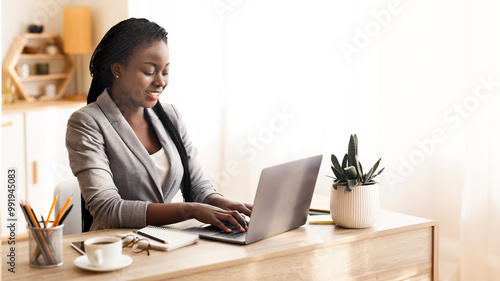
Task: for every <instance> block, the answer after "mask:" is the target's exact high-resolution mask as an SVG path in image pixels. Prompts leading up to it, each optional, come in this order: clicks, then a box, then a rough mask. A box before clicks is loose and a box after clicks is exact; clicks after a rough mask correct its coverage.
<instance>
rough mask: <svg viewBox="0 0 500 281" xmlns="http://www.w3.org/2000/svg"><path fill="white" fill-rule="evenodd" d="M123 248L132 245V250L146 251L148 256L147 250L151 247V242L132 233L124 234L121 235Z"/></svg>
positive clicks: (137, 251)
mask: <svg viewBox="0 0 500 281" xmlns="http://www.w3.org/2000/svg"><path fill="white" fill-rule="evenodd" d="M122 243H123V248H125V247H128V246H130V247H132V252H134V253H142V252H146V253H147V254H148V256H149V250H150V249H151V242H149V240H148V239H141V238H139V237H136V236H134V235H132V234H129V235H125V236H123V237H122Z"/></svg>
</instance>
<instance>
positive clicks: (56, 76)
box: [20, 73, 68, 82]
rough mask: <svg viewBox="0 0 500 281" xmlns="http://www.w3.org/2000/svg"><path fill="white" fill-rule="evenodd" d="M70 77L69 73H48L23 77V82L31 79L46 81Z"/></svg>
mask: <svg viewBox="0 0 500 281" xmlns="http://www.w3.org/2000/svg"><path fill="white" fill-rule="evenodd" d="M66 78H68V73H60V74H47V75H31V76H28V77H24V78H21V79H20V80H21V81H22V82H30V81H46V80H60V79H66Z"/></svg>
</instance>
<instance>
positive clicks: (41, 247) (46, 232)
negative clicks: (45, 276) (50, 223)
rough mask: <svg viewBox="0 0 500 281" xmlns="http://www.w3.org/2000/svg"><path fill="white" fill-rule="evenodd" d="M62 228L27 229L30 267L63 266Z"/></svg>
mask: <svg viewBox="0 0 500 281" xmlns="http://www.w3.org/2000/svg"><path fill="white" fill-rule="evenodd" d="M63 226H64V224H61V225H58V226H56V227H47V228H43V227H41V228H38V227H29V226H28V233H29V255H30V257H29V258H30V266H31V267H41V268H49V267H56V266H61V265H62V264H63V247H62V244H63V243H62V241H63V238H62V237H63Z"/></svg>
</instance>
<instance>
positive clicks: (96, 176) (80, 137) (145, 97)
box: [66, 18, 252, 232]
mask: <svg viewBox="0 0 500 281" xmlns="http://www.w3.org/2000/svg"><path fill="white" fill-rule="evenodd" d="M169 64H170V60H169V49H168V45H167V32H166V31H165V29H163V28H162V27H160V26H159V25H157V24H156V23H153V22H150V21H148V20H146V19H134V18H131V19H127V20H124V21H122V22H120V23H118V24H117V25H115V26H113V27H112V28H111V29H110V30H109V31H108V32H107V33H106V35H104V37H103V38H102V40H101V42H100V43H99V45H98V46H97V48H96V49H95V51H94V54H93V55H92V59H91V61H90V73H91V75H92V77H93V78H92V84H91V86H90V90H89V95H88V97H87V106H85V107H83V108H81V109H80V110H78V111H76V112H75V113H73V115H72V116H71V117H70V119H69V121H68V130H67V133H66V147H67V149H68V154H69V160H70V166H71V169H72V171H73V174H74V175H75V176H76V177H77V178H78V182H79V184H80V189H81V192H82V196H83V199H84V201H85V207H86V208H87V209H88V210H89V211H90V213H91V214H92V217H93V223H92V226H91V227H90V230H96V229H102V228H116V227H127V228H132V227H134V228H138V227H143V226H146V225H163V224H169V223H175V222H180V221H183V220H186V219H190V218H195V219H198V220H200V221H202V222H205V223H209V224H212V225H215V226H217V227H218V228H220V229H221V230H223V231H226V232H230V229H229V228H228V227H227V226H226V225H225V223H229V224H232V225H233V226H235V227H236V229H238V230H239V231H245V230H246V229H247V225H246V222H245V219H244V216H242V215H241V213H243V214H245V215H250V213H251V209H252V206H251V205H250V204H245V203H240V202H236V201H233V200H230V199H226V198H224V197H223V196H222V195H220V194H219V193H217V192H216V191H215V189H214V188H213V186H212V184H211V183H210V182H209V181H208V180H207V179H206V178H205V175H204V174H203V172H202V169H201V166H200V163H199V162H198V160H197V156H196V150H195V148H194V147H193V144H192V143H191V141H190V139H189V136H188V134H187V131H186V127H185V125H184V123H183V121H182V118H181V116H180V114H179V112H178V111H177V109H176V108H175V107H174V106H173V105H170V104H163V105H162V104H160V102H159V98H160V95H161V94H162V93H163V90H164V89H165V87H166V86H167V85H168V71H169ZM181 186H182V194H183V197H184V199H185V200H184V201H185V202H179V203H171V200H172V198H173V197H174V196H175V194H176V193H177V192H178V191H179V189H180V188H181Z"/></svg>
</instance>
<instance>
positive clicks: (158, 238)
mask: <svg viewBox="0 0 500 281" xmlns="http://www.w3.org/2000/svg"><path fill="white" fill-rule="evenodd" d="M130 234H132V235H134V236H135V237H139V238H144V239H148V240H149V242H150V244H151V248H152V249H155V250H160V251H172V250H175V249H178V248H181V247H184V246H187V245H190V244H194V243H196V242H198V240H199V239H200V238H199V236H198V234H194V233H189V232H182V231H180V230H177V229H173V228H166V227H160V226H152V225H148V226H146V227H144V228H141V229H139V230H136V231H134V232H133V233H132V232H131V233H126V234H117V236H118V237H124V236H126V235H130ZM165 242H166V243H165ZM142 244H144V245H142ZM146 245H147V242H145V241H144V242H140V243H139V246H140V247H142V246H146Z"/></svg>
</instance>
